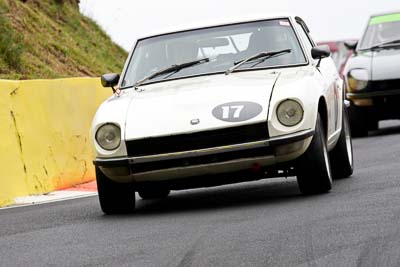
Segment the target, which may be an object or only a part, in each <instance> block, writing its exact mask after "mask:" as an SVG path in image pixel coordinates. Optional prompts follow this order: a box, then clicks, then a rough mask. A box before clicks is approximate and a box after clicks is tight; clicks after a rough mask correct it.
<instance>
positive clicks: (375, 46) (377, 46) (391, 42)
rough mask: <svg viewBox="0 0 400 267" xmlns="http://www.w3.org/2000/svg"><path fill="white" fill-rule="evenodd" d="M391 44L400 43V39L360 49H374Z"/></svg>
mask: <svg viewBox="0 0 400 267" xmlns="http://www.w3.org/2000/svg"><path fill="white" fill-rule="evenodd" d="M390 45H400V39H395V40H391V41H387V42H383V43H380V44H377V45H373V46H371V47H368V48H364V49H360V50H374V49H378V48H384V47H386V46H390Z"/></svg>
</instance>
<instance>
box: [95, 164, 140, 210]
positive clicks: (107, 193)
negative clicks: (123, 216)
mask: <svg viewBox="0 0 400 267" xmlns="http://www.w3.org/2000/svg"><path fill="white" fill-rule="evenodd" d="M96 181H97V190H98V194H99V201H100V207H101V209H102V211H103V212H104V213H105V214H119V213H131V212H133V211H134V210H135V191H134V189H133V186H132V184H124V183H117V182H114V181H112V180H111V179H110V178H108V177H107V176H105V175H104V173H103V172H102V171H101V170H100V169H99V168H98V167H96Z"/></svg>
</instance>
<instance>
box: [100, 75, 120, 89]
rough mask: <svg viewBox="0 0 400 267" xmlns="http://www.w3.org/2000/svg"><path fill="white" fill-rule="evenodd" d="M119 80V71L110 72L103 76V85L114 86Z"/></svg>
mask: <svg viewBox="0 0 400 267" xmlns="http://www.w3.org/2000/svg"><path fill="white" fill-rule="evenodd" d="M118 82H119V74H117V73H109V74H104V75H102V76H101V85H103V87H114V86H116V85H117V84H118ZM113 90H114V88H113Z"/></svg>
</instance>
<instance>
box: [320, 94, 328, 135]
mask: <svg viewBox="0 0 400 267" xmlns="http://www.w3.org/2000/svg"><path fill="white" fill-rule="evenodd" d="M318 113H319V114H320V116H321V120H322V125H323V128H324V134H325V138H328V106H327V104H326V100H325V98H324V97H323V96H321V97H320V98H319V101H318Z"/></svg>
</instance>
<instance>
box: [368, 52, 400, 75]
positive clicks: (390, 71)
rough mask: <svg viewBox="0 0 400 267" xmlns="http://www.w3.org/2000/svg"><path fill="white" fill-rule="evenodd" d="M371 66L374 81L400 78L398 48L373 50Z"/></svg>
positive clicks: (399, 54)
mask: <svg viewBox="0 0 400 267" xmlns="http://www.w3.org/2000/svg"><path fill="white" fill-rule="evenodd" d="M371 67H372V73H371V77H372V80H374V81H380V80H392V79H400V49H384V50H378V51H375V52H374V54H373V57H372V66H371Z"/></svg>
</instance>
